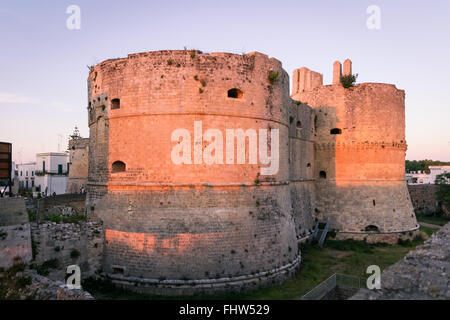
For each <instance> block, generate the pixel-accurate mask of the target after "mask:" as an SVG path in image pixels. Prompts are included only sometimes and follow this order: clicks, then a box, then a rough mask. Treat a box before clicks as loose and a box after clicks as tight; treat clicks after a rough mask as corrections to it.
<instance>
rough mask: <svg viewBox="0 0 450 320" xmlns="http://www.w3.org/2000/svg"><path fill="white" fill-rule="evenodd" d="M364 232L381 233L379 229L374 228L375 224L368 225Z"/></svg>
mask: <svg viewBox="0 0 450 320" xmlns="http://www.w3.org/2000/svg"><path fill="white" fill-rule="evenodd" d="M364 230H365V231H369V232H380V229H378V227H377V226H374V225H373V224H371V225H368V226H367V227H366V228H365V229H364Z"/></svg>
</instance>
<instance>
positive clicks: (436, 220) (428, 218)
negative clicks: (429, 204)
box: [416, 215, 450, 226]
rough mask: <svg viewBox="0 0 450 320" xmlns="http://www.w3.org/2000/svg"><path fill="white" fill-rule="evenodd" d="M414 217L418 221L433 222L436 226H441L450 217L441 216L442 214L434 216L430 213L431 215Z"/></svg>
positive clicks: (449, 220)
mask: <svg viewBox="0 0 450 320" xmlns="http://www.w3.org/2000/svg"><path fill="white" fill-rule="evenodd" d="M416 218H417V221H419V222H425V223H430V224H435V225H438V226H443V225H445V224H447V223H448V222H450V218H447V217H443V216H436V215H432V216H424V215H417V216H416Z"/></svg>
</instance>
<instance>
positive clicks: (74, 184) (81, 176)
mask: <svg viewBox="0 0 450 320" xmlns="http://www.w3.org/2000/svg"><path fill="white" fill-rule="evenodd" d="M88 155H89V138H79V139H72V140H70V141H69V161H70V170H69V178H68V181H67V188H66V193H80V190H81V188H85V189H86V182H87V178H88Z"/></svg>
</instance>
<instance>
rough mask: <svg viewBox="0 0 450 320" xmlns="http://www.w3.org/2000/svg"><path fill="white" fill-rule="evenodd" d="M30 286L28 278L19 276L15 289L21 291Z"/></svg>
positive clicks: (29, 278)
mask: <svg viewBox="0 0 450 320" xmlns="http://www.w3.org/2000/svg"><path fill="white" fill-rule="evenodd" d="M30 284H31V277H30V276H20V277H18V278H17V280H16V288H18V289H23V288H25V287H26V286H29V285H30Z"/></svg>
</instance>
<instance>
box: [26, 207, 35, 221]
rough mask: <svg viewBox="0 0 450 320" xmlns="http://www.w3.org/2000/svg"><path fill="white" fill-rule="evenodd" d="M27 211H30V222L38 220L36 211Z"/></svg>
mask: <svg viewBox="0 0 450 320" xmlns="http://www.w3.org/2000/svg"><path fill="white" fill-rule="evenodd" d="M27 211H28V219H29V220H30V222H32V221H36V212H35V211H34V210H30V209H28V210H27Z"/></svg>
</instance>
